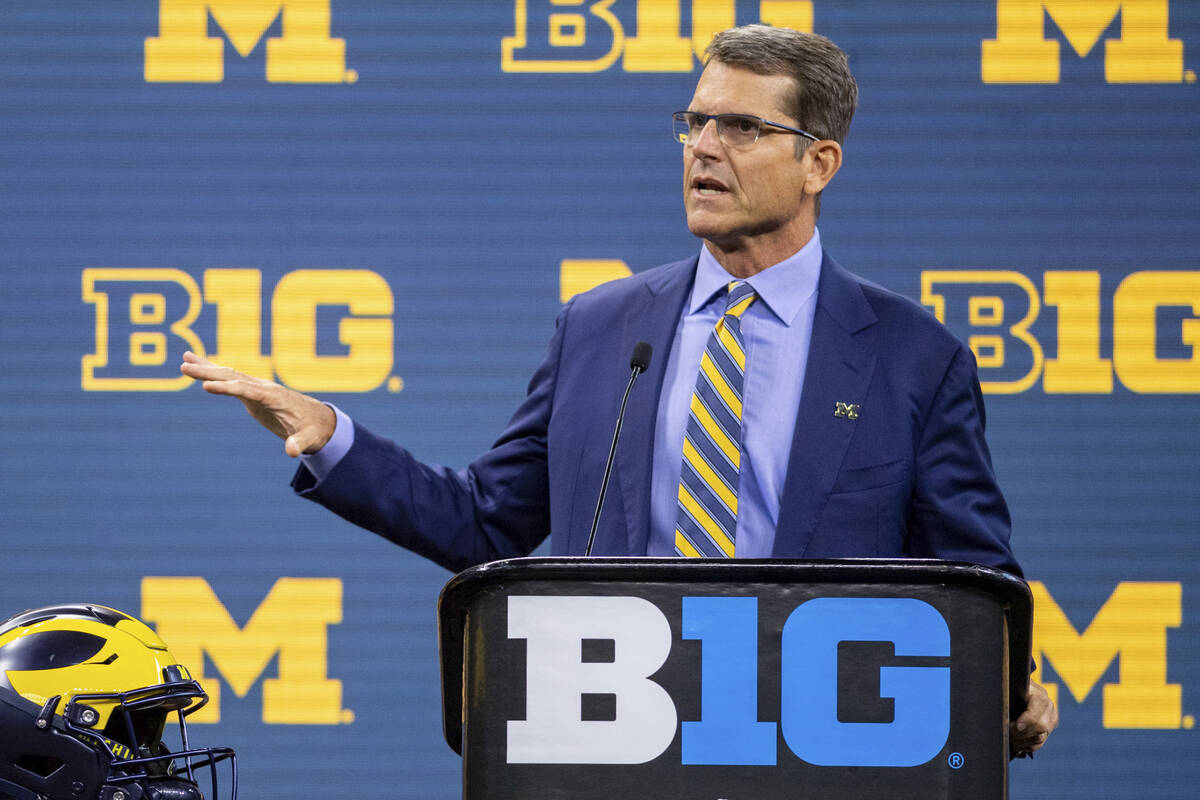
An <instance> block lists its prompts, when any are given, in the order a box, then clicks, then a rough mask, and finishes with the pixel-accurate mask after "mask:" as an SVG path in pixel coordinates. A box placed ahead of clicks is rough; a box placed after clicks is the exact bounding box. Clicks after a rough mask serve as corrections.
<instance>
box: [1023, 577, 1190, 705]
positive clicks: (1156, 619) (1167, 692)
mask: <svg viewBox="0 0 1200 800" xmlns="http://www.w3.org/2000/svg"><path fill="white" fill-rule="evenodd" d="M1029 588H1030V589H1031V590H1032V591H1033V608H1034V614H1033V657H1034V661H1035V662H1036V665H1037V670H1036V671H1035V672H1034V675H1033V679H1034V680H1036V681H1039V682H1040V683H1043V685H1045V687H1046V691H1047V692H1049V693H1050V697H1051V699H1052V700H1054V702H1055V703H1056V704H1058V685H1057V684H1054V683H1046V682H1045V679H1044V677H1041V676H1042V672H1043V671H1042V666H1043V663H1044V661H1043V660H1044V659H1049V660H1050V662H1051V663H1052V664H1054V670H1055V671H1056V672H1057V673H1058V676H1059V677H1060V678H1062V681H1063V683H1065V684H1066V685H1067V689H1068V690H1069V691H1070V692H1071V696H1072V697H1074V698H1075V701H1076V702H1079V703H1082V702H1083V701H1084V700H1085V699H1086V698H1087V696H1088V695H1089V694H1090V693H1091V691H1092V689H1093V688H1094V687H1095V685H1096V684H1097V683H1098V682H1099V681H1100V678H1101V677H1103V675H1104V673H1105V672H1107V671H1108V667H1109V665H1110V664H1111V663H1112V662H1113V660H1115V659H1117V658H1119V659H1120V671H1119V672H1118V678H1117V682H1116V683H1106V684H1104V687H1103V692H1102V699H1103V701H1104V711H1103V722H1104V727H1106V728H1181V727H1184V728H1190V727H1191V726H1192V724H1194V720H1192V719H1191V718H1190V717H1184V716H1182V715H1181V709H1182V703H1183V689H1182V687H1181V686H1180V685H1179V684H1177V683H1167V629H1168V628H1178V627H1179V625H1180V623H1181V622H1182V616H1181V611H1182V600H1183V593H1182V589H1181V587H1180V584H1178V583H1150V582H1137V581H1122V582H1121V583H1119V584H1117V588H1116V589H1115V590H1114V591H1113V593H1112V595H1111V596H1110V597H1109V598H1108V600H1107V601H1105V603H1104V605H1103V606H1101V607H1100V610H1099V611H1098V612H1096V616H1095V617H1094V618H1093V619H1092V621H1091V622H1090V623H1089V624H1088V625H1087V627H1086V628H1085V629H1084V630H1083V632H1082V633H1080V632H1079V631H1077V630H1076V629H1075V626H1074V625H1072V624H1071V622H1070V620H1068V619H1067V616H1066V614H1064V613H1063V611H1062V609H1061V608H1060V607H1059V605H1058V603H1056V602H1054V598H1052V597H1051V596H1050V593H1049V592H1048V591H1046V587H1045V586H1044V585H1043V584H1042V583H1041V582H1039V581H1030V583H1029ZM1060 707H1061V705H1060Z"/></svg>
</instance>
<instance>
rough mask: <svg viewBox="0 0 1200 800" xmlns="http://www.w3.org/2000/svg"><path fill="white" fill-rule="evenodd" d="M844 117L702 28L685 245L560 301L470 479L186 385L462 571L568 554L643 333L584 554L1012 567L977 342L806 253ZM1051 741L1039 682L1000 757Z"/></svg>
mask: <svg viewBox="0 0 1200 800" xmlns="http://www.w3.org/2000/svg"><path fill="white" fill-rule="evenodd" d="M857 102H858V87H857V85H856V83H855V81H854V78H853V76H852V75H851V74H850V70H849V66H848V63H847V59H846V56H845V54H844V53H843V52H842V51H841V50H840V49H839V48H838V47H837V46H836V45H834V44H833V43H832V42H830V41H829V40H828V39H826V38H824V37H822V36H817V35H813V34H804V33H798V32H796V31H791V30H787V29H782V28H771V27H768V26H764V25H750V26H745V27H742V28H735V29H732V30H729V31H725V32H723V33H720V34H718V35H717V36H716V37H715V38H714V39H713V41H712V44H711V45H710V46H709V48H708V60H707V62H706V66H705V68H704V70H703V72H702V74H701V76H700V80H699V82H698V83H697V86H696V91H695V94H694V95H693V97H692V100H691V103H690V104H689V105H688V107H687V109H685V110H683V111H680V112H677V113H675V114H674V116H673V120H672V122H673V134H674V135H675V136H676V137H677V138H678V140H679V141H680V143H681V147H682V150H683V196H684V206H685V208H686V210H687V223H688V227H689V228H690V230H691V232H692V233H693V234H695V235H696V236H697V237H699V238H701V239H702V240H703V242H704V244H703V245H702V246H701V248H700V252H699V254H697V255H693V256H692V257H690V258H688V259H685V260H683V261H679V262H675V263H672V264H666V265H664V266H660V267H657V268H655V269H651V270H648V271H646V272H642V273H639V274H637V275H634V276H632V277H629V278H626V279H624V280H620V281H615V282H613V283H609V284H605V285H603V286H600V287H598V288H597V289H594V290H592V291H590V292H587V293H585V294H582V295H579V296H577V297H575V298H573V299H572V300H571V301H570V302H568V303H567V305H566V306H565V307H564V308H563V310H562V311H561V313H560V314H559V316H558V320H557V324H556V330H555V333H554V337H553V338H552V340H551V342H550V345H549V349H548V352H547V354H546V357H545V360H544V361H543V362H542V363H541V365H540V366H539V367H538V369H537V371H536V372H535V374H534V376H533V378H532V380H531V382H530V386H529V393H528V396H527V397H526V399H525V401H524V403H523V404H522V405H521V406H520V408H518V409H517V411H516V413H515V414H514V415H513V417H512V419H511V421H510V422H509V424H508V427H507V428H506V429H505V431H504V432H503V433H502V434H501V435H500V438H499V439H498V440H497V441H496V443H495V445H493V447H492V448H491V449H490V450H488V451H487V452H486V453H484V454H483V455H481V456H480V457H479V458H478V459H476V460H475V461H474V462H473V463H472V464H471V465H470V466H468V467H467V468H466V469H465V470H461V471H454V470H450V469H446V468H443V467H435V466H429V465H425V464H422V463H420V462H418V461H416V460H415V459H414V458H413V457H412V455H410V454H409V453H408V452H407V451H406V450H404V449H403V448H402V447H400V446H398V445H396V444H394V443H392V442H390V441H388V440H385V439H382V438H380V437H379V436H377V435H375V434H373V433H371V432H370V431H368V430H366V429H365V428H363V427H361V426H359V425H357V424H355V423H354V422H352V421H351V420H350V418H349V417H347V416H346V415H345V414H344V413H342V412H341V411H340V410H336V409H333V408H332V407H330V406H328V405H326V404H324V403H322V402H320V401H318V400H316V399H315V398H311V397H308V396H306V395H302V394H300V393H298V392H295V391H292V390H290V389H288V388H286V387H283V386H280V385H278V384H275V383H270V382H267V381H263V380H259V379H256V378H252V377H249V376H246V375H243V374H241V373H238V372H236V371H234V370H232V369H230V368H228V367H222V366H219V365H216V364H213V363H211V362H209V361H207V360H205V359H204V358H201V357H199V356H196V355H194V354H191V353H188V354H187V355H185V357H184V364H183V366H182V371H183V373H184V374H186V375H189V376H191V377H193V378H196V379H198V380H202V381H204V388H205V389H206V390H207V391H209V392H212V393H214V394H225V395H232V396H234V397H238V398H240V399H241V400H242V402H243V403H245V405H246V407H247V409H248V410H249V411H250V413H251V414H252V415H253V416H254V417H255V418H256V419H258V420H259V422H261V423H262V424H263V425H264V426H266V427H267V428H268V429H270V430H272V431H273V432H275V433H276V434H278V435H279V436H280V437H281V438H284V439H285V440H286V444H285V449H286V451H287V453H288V454H289V455H291V456H293V457H294V456H302V464H301V466H300V468H299V470H298V472H297V474H296V476H295V478H294V479H293V481H292V485H293V487H294V488H295V490H296V491H297V492H298V493H299V494H301V495H302V496H304V497H307V498H309V499H311V500H315V501H316V502H318V503H321V504H322V505H324V506H326V507H327V508H329V509H331V510H333V511H335V512H336V513H338V514H339V515H341V516H343V517H345V518H346V519H348V520H350V521H351V522H354V523H356V524H358V525H361V526H363V527H365V528H368V529H369V530H372V531H374V532H376V533H378V534H380V535H382V536H384V537H386V538H388V539H390V540H391V541H393V542H395V543H397V544H400V545H402V546H404V547H407V548H409V549H411V550H413V551H415V552H417V553H419V554H421V555H424V556H427V557H428V558H431V559H433V560H434V561H436V562H437V563H439V564H442V565H444V566H446V567H448V568H450V569H453V570H459V569H463V568H465V567H467V566H470V565H472V564H476V563H480V562H484V561H489V560H493V559H498V558H507V557H514V556H523V555H527V554H529V553H530V552H531V551H533V549H534V548H536V547H537V546H538V545H539V544H540V543H541V542H542V540H544V539H545V537H546V536H547V535H550V537H551V545H552V550H553V552H554V553H555V554H558V555H582V554H583V553H584V552H585V548H586V546H587V540H588V530H589V527H590V525H591V522H592V515H593V512H594V510H595V504H596V497H597V492H598V491H599V487H600V485H601V482H602V478H603V476H604V470H605V463H606V455H607V453H608V451H609V444H610V441H611V437H612V435H613V433H612V432H613V424H614V422H615V421H616V418H617V410H618V403H619V400H620V386H621V384H622V382H623V381H624V379H625V378H627V377H628V376H629V374H630V373H629V371H627V366H626V365H627V364H628V363H629V361H630V353H632V352H634V351H635V347H636V348H637V350H638V351H639V353H640V355H639V356H638V358H640V359H641V360H643V361H645V360H647V359H646V357H645V349H646V348H645V347H644V346H641V347H637V346H638V345H639V343H642V342H645V343H648V344H649V345H650V346H651V348H652V350H653V353H655V354H657V355H656V357H655V358H654V362H655V363H654V364H653V365H652V366H650V367H649V368H648V369H647V370H646V377H645V380H644V381H643V384H645V385H640V386H638V387H636V388H635V390H634V391H633V392H632V394H631V397H630V404H629V407H628V410H627V414H626V417H625V428H626V429H625V432H624V435H623V437H622V439H621V441H620V443H619V446H618V448H617V452H616V461H615V464H614V466H613V472H612V476H613V480H612V487H611V490H610V491H609V492H608V495H607V499H606V501H605V506H604V510H603V511H604V513H603V514H602V515H601V518H600V521H599V526H598V528H597V530H596V536H595V548H594V551H593V552H594V553H596V554H598V555H653V556H669V555H679V556H684V557H696V556H705V557H734V556H738V557H759V558H763V557H775V558H839V557H856V556H877V557H898V556H914V557H932V558H943V559H950V560H956V561H969V562H973V563H978V564H984V565H988V566H993V567H1000V568H1002V569H1006V570H1008V571H1010V572H1015V573H1017V574H1020V568H1019V567H1018V565H1017V562H1016V560H1015V559H1014V557H1013V554H1012V551H1011V550H1010V548H1009V531H1010V521H1009V515H1008V509H1007V506H1006V505H1005V502H1004V498H1003V496H1002V495H1001V492H1000V489H999V487H998V486H997V485H996V479H995V476H994V473H993V471H992V466H991V460H990V456H989V454H988V449H987V444H986V442H985V440H984V409H983V399H982V396H981V393H980V388H979V382H978V378H977V376H976V367H975V360H974V357H973V356H972V354H971V352H970V350H968V349H967V348H966V347H964V346H963V344H962V343H961V342H959V341H958V340H957V339H956V338H954V336H952V335H951V334H950V333H949V332H948V331H947V330H946V329H945V328H944V327H942V326H941V324H940V323H938V322H937V320H935V319H934V318H933V317H932V316H931V315H929V314H928V313H927V312H926V311H924V310H923V309H921V308H920V307H919V306H917V305H916V304H914V303H912V302H911V301H909V300H907V299H905V298H902V297H900V296H898V295H895V294H893V293H891V292H888V291H887V290H885V289H882V288H880V287H878V286H875V285H873V284H870V283H867V282H865V281H863V280H862V279H860V278H857V277H855V276H854V275H852V274H850V273H849V272H847V271H846V270H845V269H843V268H842V267H841V266H840V265H839V264H837V263H836V262H835V261H834V260H833V259H832V258H831V257H830V256H829V255H828V254H827V253H825V251H824V250H823V248H822V243H821V239H820V234H819V233H818V231H817V228H816V222H817V217H818V215H819V211H820V195H821V192H822V190H823V189H824V188H825V187H826V186H827V185H828V184H829V182H830V181H831V180H832V179H833V177H834V175H836V174H837V172H838V169H839V168H840V167H841V164H842V147H841V142H842V141H843V140H844V139H845V136H846V134H847V132H848V130H849V127H850V119H851V117H852V116H853V114H854V110H855V107H856V105H857ZM609 386H611V387H612V391H608V390H607V387H609ZM789 433H790V434H791V435H789ZM1056 725H1057V713H1056V711H1055V709H1054V706H1053V704H1052V703H1050V701H1049V698H1048V697H1047V696H1046V693H1045V691H1044V690H1042V689H1041V687H1040V686H1036V684H1035V685H1032V686H1031V692H1030V704H1029V708H1028V709H1027V710H1026V712H1025V713H1024V714H1023V715H1022V716H1021V718H1020V719H1018V720H1017V722H1016V723H1014V726H1013V752H1015V753H1025V752H1031V751H1032V750H1036V749H1037V748H1038V747H1040V746H1041V744H1042V743H1043V742H1044V741H1045V738H1046V736H1047V735H1048V734H1049V732H1050V731H1051V730H1053V728H1054V727H1055V726H1056Z"/></svg>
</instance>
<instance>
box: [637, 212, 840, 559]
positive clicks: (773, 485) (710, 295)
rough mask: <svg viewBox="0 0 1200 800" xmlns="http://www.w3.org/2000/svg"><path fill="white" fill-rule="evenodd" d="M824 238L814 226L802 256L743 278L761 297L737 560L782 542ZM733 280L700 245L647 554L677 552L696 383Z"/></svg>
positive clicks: (674, 372)
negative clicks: (779, 531)
mask: <svg viewBox="0 0 1200 800" xmlns="http://www.w3.org/2000/svg"><path fill="white" fill-rule="evenodd" d="M820 274H821V238H820V235H819V234H818V233H816V232H815V231H814V233H813V237H812V239H810V240H809V241H808V243H807V244H806V245H804V247H802V248H801V249H800V250H799V251H798V252H796V253H795V255H792V256H791V257H789V258H787V259H785V260H783V261H780V262H779V263H778V264H775V265H773V266H770V267H768V268H767V269H765V270H763V271H762V272H760V273H758V274H757V275H754V276H752V277H750V278H749V279H748V280H747V281H746V282H747V283H749V284H750V285H751V286H752V287H754V291H755V292H757V293H758V300H755V301H754V303H753V304H752V305H751V306H750V308H749V309H747V310H746V312H745V313H744V314H743V315H742V317H741V329H742V335H743V337H744V338H745V340H746V372H745V379H744V384H743V390H742V393H743V397H742V459H741V463H742V469H741V475H740V476H739V487H738V520H737V533H736V536H735V543H734V545H735V552H736V555H737V557H739V558H767V557H769V556H770V555H771V550H772V548H773V547H774V545H775V525H776V523H777V522H778V521H779V504H780V498H782V496H783V481H784V478H785V477H786V475H787V465H788V457H789V455H790V454H791V450H792V433H793V430H794V429H795V427H796V413H797V411H798V410H799V408H800V390H801V388H802V385H803V383H804V370H805V367H806V366H807V365H808V347H809V340H810V339H811V338H812V325H813V314H814V312H815V311H816V307H817V280H818V278H819V277H820ZM732 280H736V279H735V278H734V277H733V276H731V275H730V274H729V273H728V272H726V271H725V268H724V267H722V266H721V265H720V264H718V263H717V260H716V259H715V258H714V257H713V256H712V254H711V253H709V252H708V248H707V247H701V248H700V263H699V265H698V266H697V268H696V281H695V283H694V284H693V286H692V295H691V298H690V299H689V301H688V303H687V304H686V305H685V306H684V309H683V314H682V316H681V317H680V319H679V324H678V325H677V326H676V328H675V341H674V344H673V345H672V347H671V357H670V358H669V359H668V361H667V366H666V370H667V372H666V375H665V376H664V380H663V391H662V395H661V396H660V397H659V401H658V424H657V426H656V428H655V432H654V474H653V477H652V482H651V486H650V540H649V543H648V545H647V551H648V552H647V555H651V556H673V555H675V517H676V513H677V512H676V508H677V498H678V487H679V472H680V469H681V467H682V463H683V435H684V430H685V428H686V427H687V420H688V413H689V412H688V407H689V406H690V404H691V400H692V392H693V391H694V390H695V388H696V376H697V374H698V373H699V370H700V356H701V355H703V354H704V346H705V345H706V344H707V343H708V337H709V335H711V333H712V330H713V328H714V327H715V326H716V324H717V320H718V319H719V318H720V316H721V314H722V313H724V310H725V287H726V286H728V285H729V282H730V281H732Z"/></svg>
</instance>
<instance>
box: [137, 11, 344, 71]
mask: <svg viewBox="0 0 1200 800" xmlns="http://www.w3.org/2000/svg"><path fill="white" fill-rule="evenodd" d="M330 2H331V0H207V1H206V0H159V4H158V36H157V37H151V38H149V39H146V81H147V82H148V83H220V82H221V81H222V80H224V78H225V62H224V53H225V42H224V40H223V39H220V38H215V37H209V35H208V15H209V13H210V12H211V13H212V18H213V20H214V21H215V22H216V23H217V25H218V26H220V28H221V30H222V31H224V32H225V35H226V36H228V37H229V41H230V43H231V44H233V46H234V48H235V49H236V50H237V52H238V54H239V55H240V56H242V57H243V58H245V57H246V56H248V55H250V52H251V51H252V50H253V49H254V47H255V45H257V44H258V42H259V40H260V39H262V37H263V35H264V34H266V32H267V29H268V28H270V27H271V24H272V23H273V22H274V21H275V19H276V18H277V17H280V16H282V18H283V35H282V36H280V37H277V38H270V39H267V80H268V81H270V82H272V83H341V82H343V81H347V82H352V81H353V80H354V79H355V78H356V77H357V76H356V75H355V74H354V73H353V72H347V71H346V42H345V40H343V39H333V38H330V36H329V3H330Z"/></svg>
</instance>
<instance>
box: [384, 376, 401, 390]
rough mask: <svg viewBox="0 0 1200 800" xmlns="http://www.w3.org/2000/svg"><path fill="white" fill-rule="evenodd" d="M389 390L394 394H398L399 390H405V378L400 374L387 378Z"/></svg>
mask: <svg viewBox="0 0 1200 800" xmlns="http://www.w3.org/2000/svg"><path fill="white" fill-rule="evenodd" d="M387 390H388V391H389V392H391V393H392V394H396V393H397V392H401V391H403V390H404V378H401V377H400V376H399V375H393V376H392V377H390V378H388V379H387Z"/></svg>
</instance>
